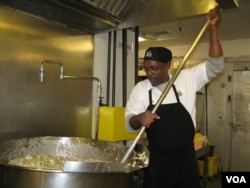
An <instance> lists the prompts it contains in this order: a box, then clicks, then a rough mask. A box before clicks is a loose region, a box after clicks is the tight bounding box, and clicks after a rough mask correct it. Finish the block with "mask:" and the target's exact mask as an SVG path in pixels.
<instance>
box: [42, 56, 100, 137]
mask: <svg viewBox="0 0 250 188" xmlns="http://www.w3.org/2000/svg"><path fill="white" fill-rule="evenodd" d="M46 63H49V64H58V65H60V79H64V78H65V79H89V80H95V81H97V82H98V86H97V116H96V132H95V139H97V138H98V124H99V110H100V103H101V95H102V84H101V81H100V79H99V78H97V77H90V76H68V75H64V73H63V65H62V63H61V62H60V61H55V60H44V61H43V62H42V63H41V67H40V73H39V77H40V81H41V82H43V80H44V64H46Z"/></svg>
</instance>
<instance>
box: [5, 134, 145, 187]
mask: <svg viewBox="0 0 250 188" xmlns="http://www.w3.org/2000/svg"><path fill="white" fill-rule="evenodd" d="M127 149H128V148H127V147H125V146H123V145H121V144H116V143H109V142H104V141H97V140H92V139H85V138H73V137H32V138H23V139H16V140H10V141H6V142H3V143H1V144H0V187H4V188H16V187H18V188H101V187H103V186H107V187H110V188H113V187H114V188H117V187H119V188H131V187H133V171H135V170H138V169H141V168H144V167H146V166H147V165H148V151H147V149H146V148H145V147H142V148H140V151H139V152H133V153H132V154H131V156H130V157H129V159H128V160H127V162H126V163H125V164H121V162H120V161H121V159H122V157H123V156H124V154H125V152H126V151H127ZM27 154H47V155H60V156H65V157H77V158H94V159H98V160H100V161H103V162H76V161H66V162H65V163H64V166H63V167H62V169H58V170H48V169H46V170H45V169H35V168H27V167H20V166H13V165H10V164H8V162H9V161H10V160H12V159H14V158H17V157H23V156H26V155H27Z"/></svg>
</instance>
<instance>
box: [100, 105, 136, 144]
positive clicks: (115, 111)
mask: <svg viewBox="0 0 250 188" xmlns="http://www.w3.org/2000/svg"><path fill="white" fill-rule="evenodd" d="M136 136H137V133H129V132H128V131H127V130H126V127H125V108H124V107H109V106H101V107H100V112H99V127H98V139H99V140H104V141H111V142H116V141H123V140H132V139H134V138H135V137H136Z"/></svg>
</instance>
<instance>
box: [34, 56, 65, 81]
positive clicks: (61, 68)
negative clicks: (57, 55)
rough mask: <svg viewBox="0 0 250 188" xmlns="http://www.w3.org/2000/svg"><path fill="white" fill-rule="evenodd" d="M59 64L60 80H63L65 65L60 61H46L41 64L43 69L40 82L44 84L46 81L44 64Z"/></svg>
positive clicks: (41, 69) (40, 73)
mask: <svg viewBox="0 0 250 188" xmlns="http://www.w3.org/2000/svg"><path fill="white" fill-rule="evenodd" d="M46 63H47V64H58V65H60V79H63V65H62V63H61V62H60V61H55V60H44V61H42V63H41V67H40V72H39V78H40V82H43V80H44V64H46Z"/></svg>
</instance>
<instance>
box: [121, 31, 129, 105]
mask: <svg viewBox="0 0 250 188" xmlns="http://www.w3.org/2000/svg"><path fill="white" fill-rule="evenodd" d="M127 38H128V37H127V29H123V30H122V80H123V81H122V105H123V106H125V105H126V98H127V95H126V94H127V55H128V52H127V47H128V44H127V43H128V42H127Z"/></svg>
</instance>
